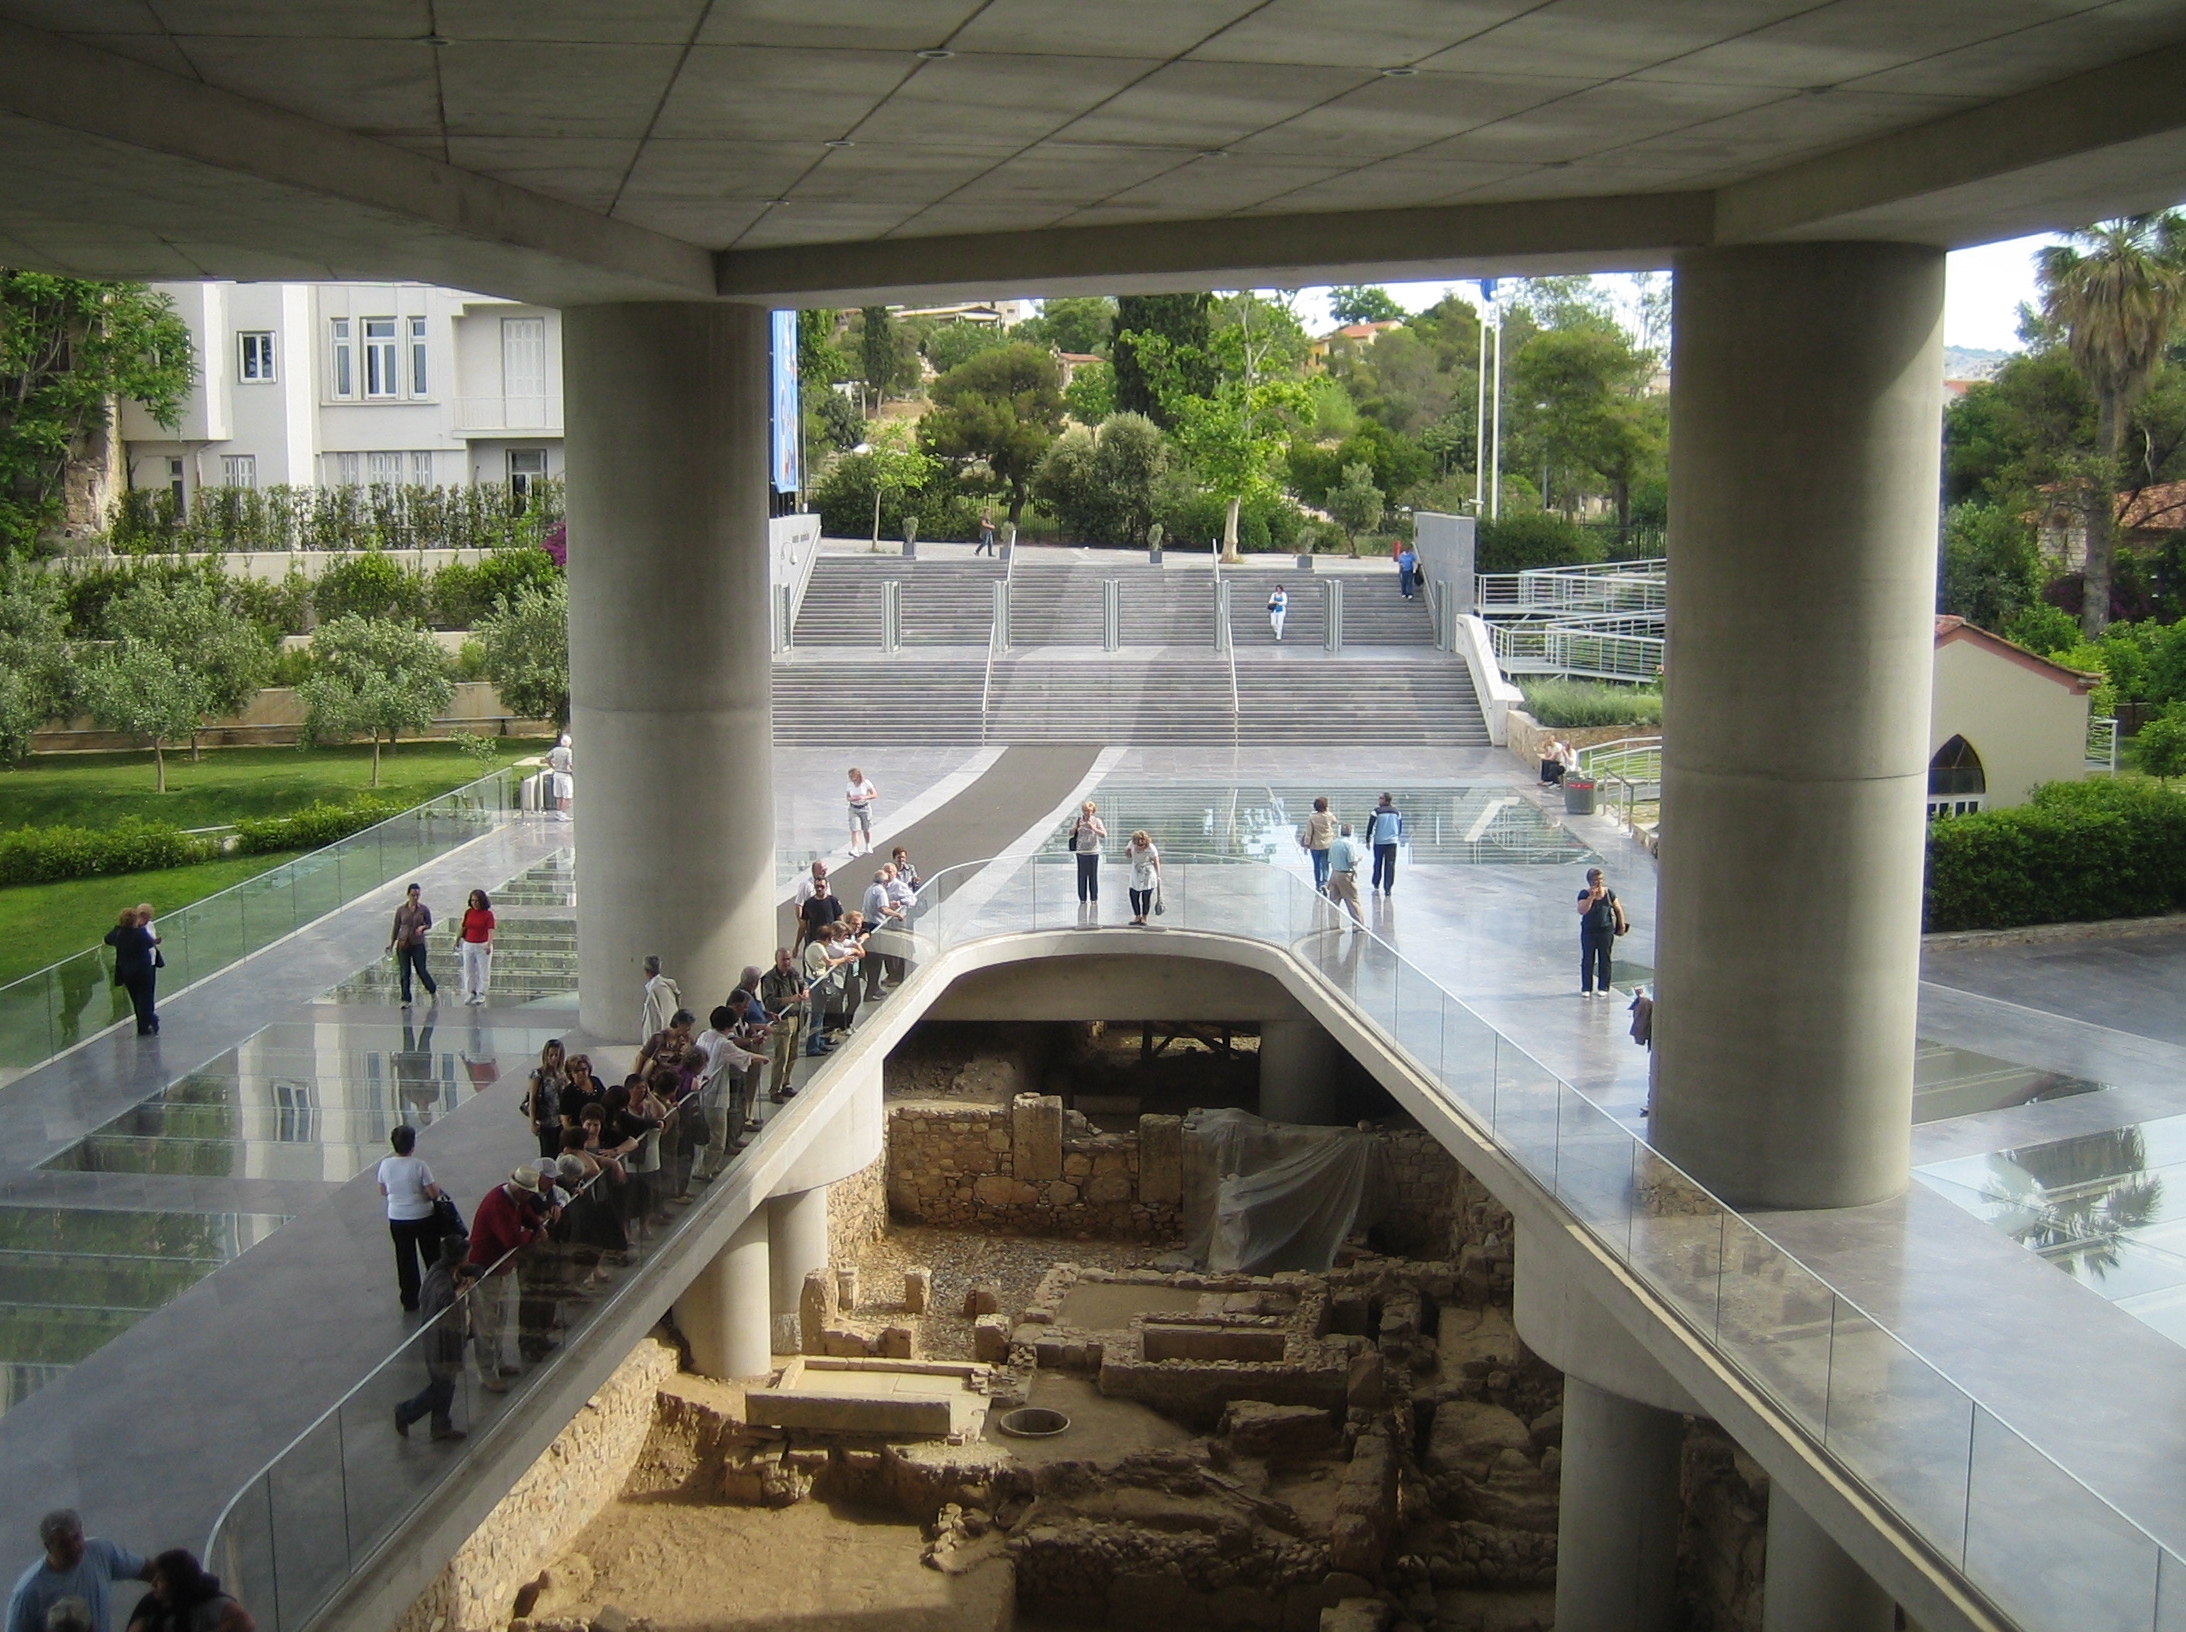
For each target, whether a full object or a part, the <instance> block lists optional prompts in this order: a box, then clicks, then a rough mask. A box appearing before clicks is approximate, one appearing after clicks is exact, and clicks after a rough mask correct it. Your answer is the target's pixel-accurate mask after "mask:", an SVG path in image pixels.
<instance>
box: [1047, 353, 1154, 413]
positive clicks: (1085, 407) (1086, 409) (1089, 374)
mask: <svg viewBox="0 0 2186 1632" xmlns="http://www.w3.org/2000/svg"><path fill="white" fill-rule="evenodd" d="M1063 406H1064V407H1065V408H1067V409H1068V410H1069V411H1070V417H1071V418H1072V419H1074V420H1076V421H1077V422H1078V423H1079V424H1080V425H1098V424H1100V423H1101V422H1102V421H1103V420H1105V419H1107V418H1108V416H1109V415H1110V414H1112V413H1114V412H1115V411H1116V371H1115V370H1114V369H1113V368H1111V367H1109V366H1108V364H1106V363H1104V362H1091V363H1080V364H1079V365H1078V366H1077V367H1076V368H1073V369H1072V370H1071V371H1070V383H1069V384H1068V385H1066V386H1064V387H1063ZM1139 417H1141V418H1144V417H1145V416H1144V415H1141V416H1139ZM1149 423H1151V422H1149Z"/></svg>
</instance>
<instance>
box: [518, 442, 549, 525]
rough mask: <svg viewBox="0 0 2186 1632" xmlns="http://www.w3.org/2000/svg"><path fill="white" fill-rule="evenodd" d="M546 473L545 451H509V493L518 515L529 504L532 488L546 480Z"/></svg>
mask: <svg viewBox="0 0 2186 1632" xmlns="http://www.w3.org/2000/svg"><path fill="white" fill-rule="evenodd" d="M546 473H547V468H546V449H544V448H511V449H509V493H510V496H511V497H513V498H514V499H515V501H516V502H515V505H514V506H513V508H514V509H515V511H516V513H517V514H518V515H522V514H523V513H524V508H525V506H526V505H528V504H529V503H530V502H531V490H532V488H533V487H535V486H536V485H537V484H538V483H540V482H543V481H545V480H546Z"/></svg>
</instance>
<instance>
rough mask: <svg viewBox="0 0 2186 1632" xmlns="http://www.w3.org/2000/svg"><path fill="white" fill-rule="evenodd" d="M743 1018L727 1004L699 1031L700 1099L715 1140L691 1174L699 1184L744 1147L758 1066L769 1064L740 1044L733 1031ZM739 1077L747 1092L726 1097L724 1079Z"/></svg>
mask: <svg viewBox="0 0 2186 1632" xmlns="http://www.w3.org/2000/svg"><path fill="white" fill-rule="evenodd" d="M739 1019H740V1015H739V1013H738V1010H737V1009H735V1008H732V1007H730V1006H729V1005H728V1004H726V1003H724V1004H722V1005H721V1006H720V1007H719V1008H717V1009H715V1010H714V1011H713V1013H711V1014H709V1015H708V1016H707V1017H706V1029H705V1030H704V1031H702V1032H700V1033H699V1034H698V1051H699V1053H700V1054H701V1055H703V1056H704V1057H705V1061H706V1063H705V1065H703V1066H702V1067H700V1069H699V1073H698V1102H699V1104H700V1105H701V1106H703V1107H704V1109H705V1113H706V1126H707V1127H708V1128H709V1129H710V1130H712V1133H713V1139H712V1141H711V1142H710V1143H709V1144H708V1145H707V1146H706V1149H705V1151H704V1152H703V1153H702V1154H701V1155H700V1157H699V1161H698V1171H697V1172H695V1173H693V1174H692V1175H691V1178H692V1181H693V1182H694V1183H697V1184H711V1183H712V1182H713V1181H714V1179H715V1178H716V1177H718V1176H719V1175H720V1172H721V1170H722V1168H724V1167H726V1166H727V1165H728V1162H729V1158H730V1157H731V1156H733V1155H735V1154H736V1152H737V1150H738V1149H740V1148H741V1147H742V1144H743V1133H744V1120H745V1114H746V1107H747V1106H748V1105H749V1103H750V1102H751V1100H752V1099H753V1097H754V1095H755V1093H756V1090H757V1088H758V1086H759V1084H758V1080H757V1076H756V1073H757V1071H758V1068H759V1067H760V1066H761V1065H762V1064H764V1063H765V1057H764V1056H763V1055H759V1054H753V1053H751V1052H750V1051H748V1050H746V1049H744V1048H740V1047H739V1046H737V1043H736V1040H735V1038H734V1037H733V1036H732V1035H731V1033H732V1032H734V1031H735V1029H736V1027H737V1024H738V1022H739ZM738 1076H741V1077H742V1078H743V1082H744V1088H743V1091H742V1092H741V1093H736V1092H730V1093H728V1095H727V1096H726V1100H724V1093H723V1090H724V1089H727V1088H729V1087H730V1083H729V1082H728V1081H725V1080H724V1079H733V1078H735V1077H738Z"/></svg>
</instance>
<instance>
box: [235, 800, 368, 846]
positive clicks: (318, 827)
mask: <svg viewBox="0 0 2186 1632" xmlns="http://www.w3.org/2000/svg"><path fill="white" fill-rule="evenodd" d="M408 808H409V807H408V806H407V805H399V804H391V803H389V802H387V801H385V800H380V799H359V800H356V801H354V802H352V803H350V804H346V805H329V804H316V805H306V806H305V807H304V808H303V809H302V810H298V811H292V812H291V813H290V814H288V815H286V816H252V817H246V818H245V819H244V820H242V821H240V822H237V823H236V824H235V847H236V849H238V850H240V851H242V852H244V853H245V854H246V855H263V854H264V853H265V852H267V851H269V850H317V849H319V848H320V847H321V846H323V845H329V844H333V843H334V842H336V841H337V840H340V839H346V838H348V837H349V835H350V834H352V833H361V832H363V831H364V830H365V829H366V828H368V827H371V826H373V825H375V824H376V823H379V822H384V821H386V820H387V819H388V818H389V817H391V816H399V815H401V814H402V813H403V811H405V810H407V809H408Z"/></svg>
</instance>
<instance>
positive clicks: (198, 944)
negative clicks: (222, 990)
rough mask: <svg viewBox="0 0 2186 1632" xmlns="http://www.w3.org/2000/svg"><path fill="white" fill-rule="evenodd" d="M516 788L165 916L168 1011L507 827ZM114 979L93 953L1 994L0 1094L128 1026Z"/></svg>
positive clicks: (437, 808)
mask: <svg viewBox="0 0 2186 1632" xmlns="http://www.w3.org/2000/svg"><path fill="white" fill-rule="evenodd" d="M518 781H519V777H518V773H516V772H514V771H511V770H499V771H495V772H493V773H492V774H490V775H488V776H482V777H480V778H479V779H478V780H477V781H475V782H472V783H468V784H466V785H465V786H463V787H460V788H456V789H454V790H453V791H451V792H448V793H444V794H442V795H441V796H440V797H439V798H437V799H429V800H427V801H426V802H425V803H424V804H422V805H418V806H416V807H415V808H413V809H410V810H406V811H404V812H402V814H401V815H399V816H390V817H389V818H388V819H387V820H386V821H384V822H380V823H378V824H377V825H375V826H372V827H368V828H365V829H364V830H363V831H362V832H359V833H352V834H351V835H350V836H349V837H348V838H346V839H342V840H339V841H338V842H336V843H334V844H330V845H328V846H326V848H324V849H323V850H314V851H312V852H310V853H309V854H308V855H302V856H298V857H297V858H296V859H295V860H294V861H285V862H283V863H281V864H280V865H279V866H278V867H272V868H268V869H267V870H266V871H265V872H263V873H260V874H258V875H257V876H256V877H255V878H248V879H245V880H244V881H243V882H242V883H240V884H233V885H230V886H229V887H228V888H227V889H224V890H222V891H220V892H219V893H218V894H216V895H208V896H206V897H204V898H203V899H202V900H198V901H193V902H191V903H190V904H189V905H188V906H186V907H177V908H175V909H173V910H172V911H163V912H161V913H160V914H159V915H158V920H157V921H158V929H159V936H160V955H161V956H162V957H163V958H165V959H166V965H165V967H164V968H162V969H161V970H160V974H159V985H160V995H161V998H162V1000H164V999H166V998H168V997H171V996H173V995H174V994H176V993H178V992H180V991H182V990H183V989H184V988H185V987H189V986H194V985H195V984H197V982H199V981H201V980H204V979H206V978H207V977H208V976H211V975H216V974H218V973H220V971H221V970H223V969H226V968H227V967H229V966H230V965H231V964H234V963H237V962H239V961H241V960H242V959H244V958H247V957H249V956H250V955H251V954H252V953H254V952H260V951H263V950H264V949H265V948H266V947H268V946H271V945H272V944H273V943H274V942H275V941H278V940H280V939H281V938H282V937H283V936H285V935H292V934H294V933H295V932H296V931H297V930H299V929H301V928H303V927H304V926H305V925H306V924H308V923H310V922H311V921H312V920H313V919H315V918H323V917H325V916H326V914H328V913H330V912H333V911H335V910H336V909H337V908H340V907H346V906H348V905H349V904H350V903H351V902H352V901H355V900H357V899H359V898H360V897H362V896H365V895H368V894H370V893H371V892H372V891H373V890H376V889H378V888H380V887H381V886H382V885H384V884H388V883H391V882H393V881H394V880H396V879H399V878H401V877H403V876H404V875H405V874H408V873H411V872H414V871H415V870H416V869H417V868H418V867H420V866H422V865H423V864H425V863H426V862H429V861H432V860H434V859H435V858H437V857H439V856H443V855H445V854H447V853H448V852H449V851H450V850H453V849H455V848H456V847H457V846H459V845H464V844H468V843H469V842H470V841H471V840H473V839H475V838H477V837H478V836H479V835H480V834H482V833H485V832H487V831H489V830H490V829H492V828H494V827H497V826H499V825H500V824H501V823H502V822H503V821H504V820H505V819H506V818H507V816H508V815H509V813H510V812H512V811H514V810H515V809H516V808H517V786H518ZM131 887H132V888H133V889H143V888H147V887H148V886H146V885H145V884H143V883H142V882H140V883H138V884H136V885H133V886H131ZM151 888H152V891H153V893H154V894H155V895H156V894H157V889H156V886H151ZM111 967H112V965H111V954H110V953H108V952H107V951H106V949H105V948H104V947H91V948H89V949H88V950H86V951H82V952H78V953H77V954H76V955H75V956H74V957H69V958H63V959H62V960H61V961H60V962H58V963H55V964H49V965H48V966H47V967H45V968H43V969H40V970H39V971H38V972H37V973H36V974H30V975H24V976H23V977H21V978H20V979H18V980H12V981H9V982H8V983H7V984H6V985H5V986H0V1082H6V1081H10V1080H12V1079H14V1078H16V1077H19V1076H21V1075H23V1074H24V1073H25V1072H27V1071H31V1070H35V1069H36V1068H37V1067H39V1066H41V1065H43V1064H45V1062H46V1061H48V1060H50V1059H52V1058H53V1057H54V1056H55V1055H56V1054H59V1053H62V1052H63V1051H65V1050H67V1049H69V1048H72V1047H74V1046H75V1045H76V1044H77V1043H79V1042H81V1041H82V1040H83V1039H84V1038H86V1037H90V1036H93V1035H95V1034H96V1033H98V1032H100V1031H103V1030H104V1029H105V1028H106V1027H108V1026H110V1025H112V1024H114V1023H115V1022H116V1021H118V1020H122V1019H125V1018H127V1017H128V1014H129V994H128V993H127V992H125V991H124V990H122V988H121V987H120V986H118V985H117V984H115V982H114V980H113V977H112V975H111V973H110V970H111Z"/></svg>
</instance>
